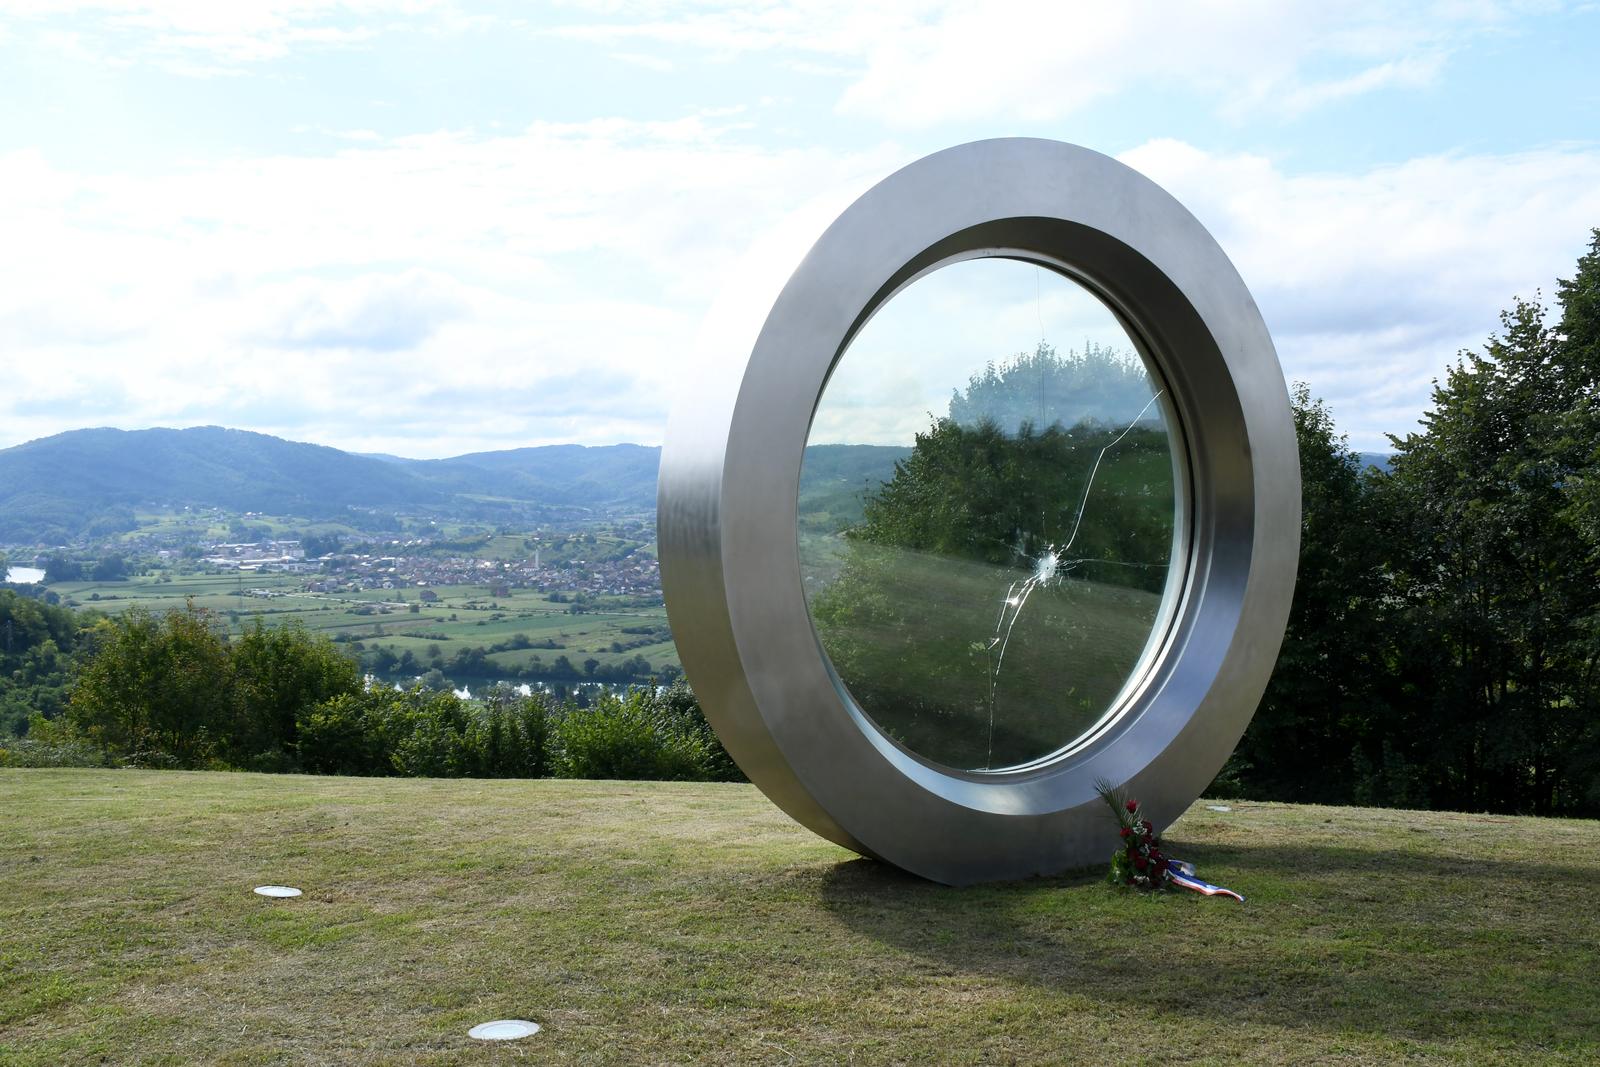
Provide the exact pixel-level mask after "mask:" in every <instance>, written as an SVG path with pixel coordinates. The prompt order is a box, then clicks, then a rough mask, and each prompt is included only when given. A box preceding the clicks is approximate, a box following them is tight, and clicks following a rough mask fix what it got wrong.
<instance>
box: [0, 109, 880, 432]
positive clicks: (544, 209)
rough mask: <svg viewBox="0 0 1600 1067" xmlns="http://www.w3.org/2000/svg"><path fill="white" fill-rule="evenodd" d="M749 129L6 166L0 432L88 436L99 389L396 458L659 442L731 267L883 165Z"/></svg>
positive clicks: (438, 140) (696, 124)
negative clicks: (780, 147)
mask: <svg viewBox="0 0 1600 1067" xmlns="http://www.w3.org/2000/svg"><path fill="white" fill-rule="evenodd" d="M739 121H740V120H739V119H738V117H737V116H728V117H724V118H706V117H695V118H689V119H684V120H678V121H672V122H664V123H635V122H627V121H620V120H596V121H594V122H589V123H580V124H572V125H558V124H535V125H534V126H531V127H529V128H527V129H525V130H523V131H521V132H519V133H515V134H510V135H506V136H499V137H471V136H467V135H464V134H458V133H449V132H442V133H437V134H430V135H425V136H416V137H408V138H401V139H398V140H395V141H391V142H385V143H381V144H378V145H370V146H369V145H365V144H363V145H361V146H359V147H351V148H346V149H343V150H341V151H338V152H337V153H334V154H331V155H325V156H317V157H291V156H275V157H266V158H253V159H252V158H243V159H234V160H228V161H224V162H219V163H214V164H200V165H190V166H182V167H174V168H172V169H170V170H168V171H167V172H165V173H160V174H156V175H153V176H138V175H130V174H93V173H79V172H73V171H67V170H62V169H58V168H57V167H55V166H53V165H52V164H51V163H50V161H49V160H48V159H47V158H46V157H45V156H44V155H43V154H42V153H40V152H38V151H34V150H26V151H21V152H14V153H10V154H5V155H0V187H3V188H5V189H6V190H7V196H6V197H5V198H4V199H0V231H3V232H5V233H6V234H7V241H6V242H5V244H4V246H3V247H0V350H3V351H4V352H5V362H6V367H5V369H4V373H5V378H6V380H7V382H8V384H9V386H10V390H9V395H8V396H6V397H0V425H3V426H4V440H0V445H4V444H11V443H15V442H17V441H20V440H24V439H27V438H29V437H34V436H40V435H43V434H48V433H53V432H57V431H60V430H63V429H67V428H70V427H73V426H80V425H83V424H84V420H85V417H86V412H85V410H84V409H83V406H82V404H81V403H77V402H75V401H74V398H75V397H96V398H99V399H97V400H96V403H95V414H94V420H93V421H97V422H111V423H114V424H118V425H124V426H139V425H152V424H166V425H171V424H189V423H196V422H218V423H226V424H232V425H240V426H247V427H249V428H253V429H261V430H266V431H268V432H277V433H282V434H285V435H287V436H293V437H300V438H311V439H314V440H318V441H322V442H326V443H330V444H338V445H341V446H347V447H356V448H362V449H367V450H370V449H381V450H388V451H404V452H407V453H408V454H414V455H442V454H449V453H451V452H453V451H461V450H464V449H472V448H492V447H509V446H512V445H523V444H534V443H543V442H551V441H565V440H573V441H592V442H600V441H608V440H618V439H631V440H641V441H647V442H648V441H655V440H659V437H660V433H661V428H662V423H663V421H664V419H665V414H666V403H667V401H666V394H667V386H668V384H669V383H670V382H672V381H673V380H674V379H675V377H676V375H677V373H678V372H679V369H680V368H681V366H682V363H683V359H684V357H685V355H686V353H687V351H688V349H689V347H690V346H691V344H692V341H693V337H694V332H695V329H696V326H697V323H698V320H699V317H700V314H701V311H702V309H703V308H704V307H705V305H706V304H707V303H708V302H709V300H710V298H711V296H712V295H713V293H714V291H715V288H716V285H717V279H718V278H719V277H720V276H721V271H722V269H723V267H724V265H725V264H726V263H727V262H730V261H732V260H733V259H734V258H735V257H736V256H737V254H738V253H739V252H740V251H742V249H743V248H744V246H745V244H746V243H747V242H748V240H749V238H750V236H751V235H752V234H753V233H754V232H756V231H758V230H759V229H760V228H762V227H764V226H766V225H768V224H770V223H771V221H772V220H774V219H775V218H778V217H780V216H781V215H782V214H783V213H785V212H786V211H788V210H789V209H790V208H791V207H792V205H794V204H796V203H799V202H802V201H804V200H806V199H807V198H809V197H811V196H812V195H813V194H814V193H815V192H816V191H817V190H819V189H827V188H832V187H836V186H838V185H840V184H841V183H845V184H859V183H860V181H861V175H863V174H878V173H882V172H885V171H886V170H887V169H889V167H890V166H891V163H892V162H897V161H898V159H895V158H893V157H892V154H890V153H885V152H876V153H868V154H866V155H864V156H860V157H856V156H839V155H834V154H831V153H828V152H825V151H820V150H795V151H770V150H765V149H761V148H757V147H754V146H751V145H750V144H748V143H746V142H745V141H744V140H742V139H741V138H740V137H739V132H740V130H741V126H740V125H739ZM119 405H120V406H119ZM8 409H9V413H8V414H7V411H8ZM402 445H403V446H404V447H401V446H402Z"/></svg>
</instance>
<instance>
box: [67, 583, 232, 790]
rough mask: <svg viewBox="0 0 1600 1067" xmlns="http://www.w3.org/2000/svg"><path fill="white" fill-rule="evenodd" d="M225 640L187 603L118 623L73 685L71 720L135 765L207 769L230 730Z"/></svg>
mask: <svg viewBox="0 0 1600 1067" xmlns="http://www.w3.org/2000/svg"><path fill="white" fill-rule="evenodd" d="M233 707H234V703H233V693H232V687H231V685H230V682H229V670H228V646H227V636H226V633H225V631H224V630H223V629H222V627H221V625H220V624H219V623H218V622H217V620H216V617H215V616H214V615H213V614H212V613H211V612H208V611H204V610H200V609H196V608H194V607H193V605H190V607H189V609H188V610H186V611H177V610H173V611H169V612H167V613H166V614H164V615H161V616H156V615H152V614H150V613H149V612H148V611H145V610H144V609H142V608H137V607H136V608H133V609H131V610H129V611H128V612H127V613H126V614H124V615H123V616H122V617H121V618H120V619H118V620H117V622H116V625H115V629H114V630H113V632H112V633H111V634H110V635H109V637H108V639H107V640H106V641H105V643H104V645H103V646H102V647H101V649H100V651H99V652H98V654H96V655H95V657H94V658H93V659H92V660H90V661H89V663H88V664H87V665H86V666H85V667H84V669H83V673H82V674H81V675H80V677H79V679H78V682H77V684H76V685H75V686H74V687H73V690H72V697H71V702H70V705H69V707H68V716H69V718H70V720H71V721H72V723H73V724H74V725H75V726H77V727H78V728H79V729H81V730H82V731H83V732H84V733H85V734H87V735H88V736H89V737H90V739H91V740H93V741H95V742H97V743H99V744H101V745H103V746H105V747H106V748H109V749H111V750H112V751H115V752H120V753H124V754H126V755H129V756H131V757H133V758H134V759H135V760H136V761H150V760H154V761H157V762H160V761H163V760H170V761H172V762H174V763H176V764H177V765H178V766H182V767H198V766H204V765H205V764H206V763H208V762H209V761H211V760H212V759H213V758H215V757H216V756H217V755H218V754H219V751H220V750H221V749H222V748H223V747H224V746H225V744H226V741H227V739H228V738H229V737H230V736H231V734H232V732H233V726H234V723H233Z"/></svg>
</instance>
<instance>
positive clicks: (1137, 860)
mask: <svg viewBox="0 0 1600 1067" xmlns="http://www.w3.org/2000/svg"><path fill="white" fill-rule="evenodd" d="M1133 865H1134V866H1135V867H1137V868H1139V869H1140V870H1141V871H1142V870H1144V869H1145V868H1146V867H1147V866H1149V864H1148V863H1146V862H1145V858H1144V857H1143V856H1135V857H1133Z"/></svg>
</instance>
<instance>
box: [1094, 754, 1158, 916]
mask: <svg viewBox="0 0 1600 1067" xmlns="http://www.w3.org/2000/svg"><path fill="white" fill-rule="evenodd" d="M1094 789H1095V792H1097V793H1099V794H1100V799H1101V800H1104V801H1105V802H1106V803H1107V804H1108V805H1109V806H1110V807H1111V811H1112V813H1113V814H1114V815H1115V816H1116V818H1117V829H1118V832H1119V833H1120V834H1121V835H1122V846H1121V847H1120V848H1118V849H1117V851H1116V852H1115V853H1114V854H1113V855H1112V857H1111V870H1110V871H1109V872H1107V874H1106V881H1108V882H1111V883H1112V884H1113V885H1131V886H1135V887H1137V888H1139V889H1165V888H1167V886H1168V885H1169V884H1171V881H1172V872H1171V870H1170V869H1169V867H1168V864H1169V861H1168V859H1167V857H1166V856H1165V855H1164V854H1163V853H1162V851H1161V838H1159V837H1157V836H1156V831H1155V827H1153V826H1151V825H1150V820H1148V819H1146V818H1145V817H1144V815H1143V813H1142V812H1140V811H1139V802H1138V801H1137V800H1133V799H1131V798H1129V797H1128V796H1127V795H1126V794H1125V793H1123V791H1122V790H1120V789H1115V788H1113V787H1112V785H1111V783H1110V782H1106V781H1100V782H1096V783H1095V787H1094Z"/></svg>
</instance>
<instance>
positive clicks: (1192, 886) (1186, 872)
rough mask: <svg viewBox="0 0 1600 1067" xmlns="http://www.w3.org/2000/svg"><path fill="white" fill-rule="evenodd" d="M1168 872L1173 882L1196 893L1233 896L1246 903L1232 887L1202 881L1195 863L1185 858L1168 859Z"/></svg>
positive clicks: (1210, 895) (1209, 895)
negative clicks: (1185, 860)
mask: <svg viewBox="0 0 1600 1067" xmlns="http://www.w3.org/2000/svg"><path fill="white" fill-rule="evenodd" d="M1167 873H1168V874H1170V875H1171V876H1172V884H1173V885H1176V886H1182V887H1183V888H1184V889H1188V890H1190V891H1192V892H1195V893H1203V894H1205V895H1206V896H1208V897H1232V898H1233V899H1234V900H1237V901H1238V902H1239V903H1241V904H1243V903H1244V897H1241V896H1240V895H1239V894H1238V893H1235V892H1234V891H1233V890H1231V889H1224V888H1222V887H1221V886H1220V885H1212V884H1211V883H1210V882H1202V881H1201V880H1200V879H1198V878H1196V877H1195V876H1194V864H1192V863H1186V862H1184V861H1183V860H1168V861H1167Z"/></svg>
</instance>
